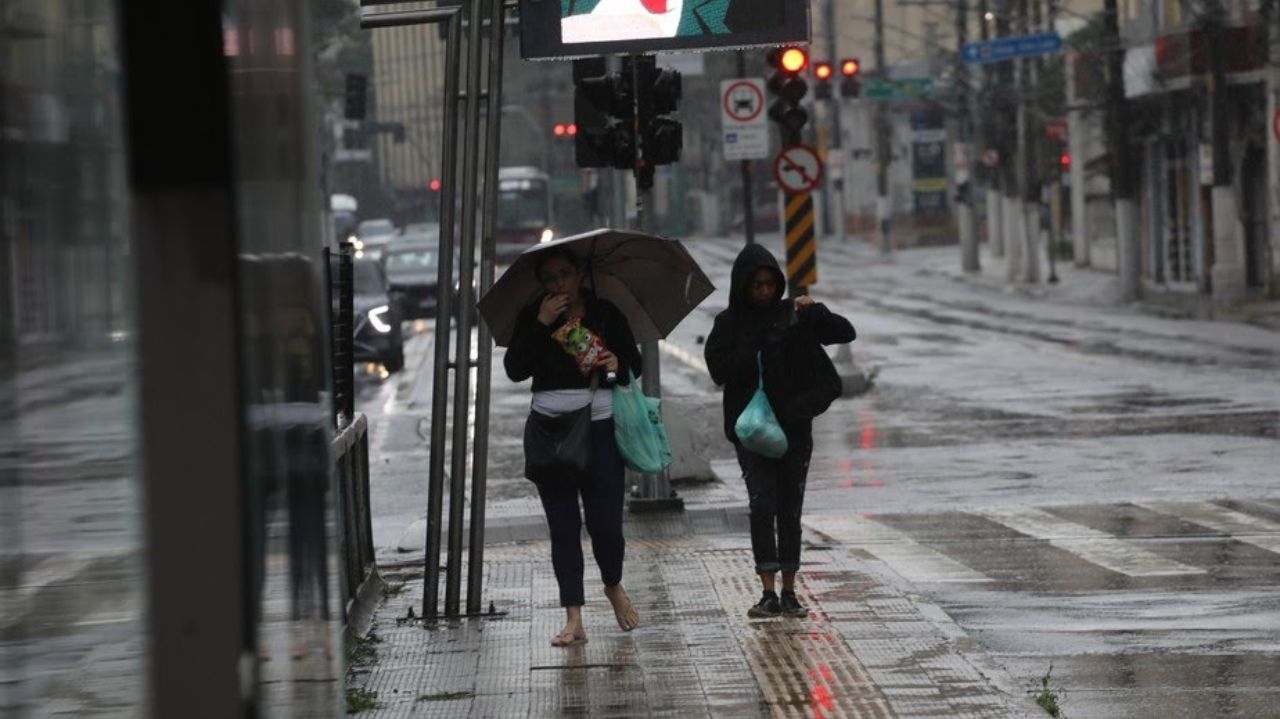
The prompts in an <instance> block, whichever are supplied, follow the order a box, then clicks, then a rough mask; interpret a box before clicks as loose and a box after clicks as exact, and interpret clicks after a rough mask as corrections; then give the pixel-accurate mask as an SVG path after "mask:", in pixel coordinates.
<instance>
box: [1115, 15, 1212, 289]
mask: <svg viewBox="0 0 1280 719" xmlns="http://www.w3.org/2000/svg"><path fill="white" fill-rule="evenodd" d="M1103 16H1104V17H1103V22H1104V23H1105V25H1104V30H1105V35H1106V39H1105V40H1104V41H1103V45H1104V47H1106V48H1107V145H1108V148H1107V150H1108V153H1109V154H1110V156H1111V199H1112V202H1114V203H1115V213H1116V250H1117V259H1118V260H1119V262H1118V264H1119V275H1120V297H1121V299H1122V300H1124V301H1126V302H1132V301H1134V300H1137V299H1138V294H1139V286H1138V270H1139V267H1138V263H1139V258H1140V257H1141V255H1140V252H1141V248H1140V247H1139V245H1138V237H1137V234H1138V233H1137V228H1138V203H1137V200H1136V195H1137V185H1136V182H1135V179H1136V177H1137V175H1136V174H1135V173H1134V171H1133V170H1134V168H1133V163H1132V162H1131V161H1130V158H1129V131H1128V122H1129V105H1128V101H1127V100H1126V99H1125V94H1124V41H1123V39H1122V38H1121V37H1120V9H1119V7H1118V4H1117V2H1116V0H1106V2H1105V3H1104V5H1103ZM1215 169H1216V168H1215ZM1216 176H1217V174H1216V173H1215V179H1216ZM1215 189H1216V188H1215ZM1229 189H1230V188H1228V191H1229ZM1214 219H1215V222H1216V219H1217V213H1216V212H1215V213H1214Z"/></svg>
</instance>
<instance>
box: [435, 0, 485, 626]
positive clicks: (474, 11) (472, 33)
mask: <svg viewBox="0 0 1280 719" xmlns="http://www.w3.org/2000/svg"><path fill="white" fill-rule="evenodd" d="M467 9H468V12H469V13H470V16H471V24H470V26H469V27H468V29H467V103H466V115H467V119H466V125H465V135H464V138H465V139H464V140H463V143H462V233H461V236H460V237H459V248H458V249H459V253H460V256H459V257H458V323H457V327H458V329H457V332H456V334H457V343H456V346H455V348H454V366H453V448H452V449H453V466H452V469H451V471H450V477H449V547H448V551H449V565H448V567H447V569H446V571H445V580H444V582H445V584H444V613H445V615H446V616H457V614H458V610H459V608H460V605H461V596H462V516H463V510H464V509H465V504H466V499H467V497H466V493H467V430H468V429H469V424H470V423H469V422H468V421H467V420H468V417H469V415H470V413H471V308H472V307H474V306H475V297H474V296H473V289H474V288H473V287H472V285H471V282H472V278H473V277H474V276H475V263H476V191H477V189H478V186H479V184H480V183H479V182H478V181H477V179H478V178H477V177H476V174H477V172H478V170H479V162H480V132H479V127H480V71H481V69H482V68H481V67H480V63H481V61H482V60H483V57H482V55H481V54H480V50H481V45H480V31H481V30H482V29H483V28H482V27H481V26H482V25H484V19H483V13H482V12H481V3H480V2H479V0H474V1H473V2H472V3H471V4H469V5H468V6H467ZM443 287H448V285H443Z"/></svg>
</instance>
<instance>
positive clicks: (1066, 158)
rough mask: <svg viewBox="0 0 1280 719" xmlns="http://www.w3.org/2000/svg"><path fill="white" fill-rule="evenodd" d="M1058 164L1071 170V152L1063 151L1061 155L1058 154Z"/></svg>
mask: <svg viewBox="0 0 1280 719" xmlns="http://www.w3.org/2000/svg"><path fill="white" fill-rule="evenodd" d="M1058 164H1059V165H1061V166H1062V169H1064V170H1070V169H1071V155H1070V154H1069V153H1066V152H1064V153H1062V154H1061V155H1059V156H1058Z"/></svg>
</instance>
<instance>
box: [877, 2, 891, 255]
mask: <svg viewBox="0 0 1280 719" xmlns="http://www.w3.org/2000/svg"><path fill="white" fill-rule="evenodd" d="M875 32H876V37H875V53H876V76H877V77H879V78H880V79H881V80H888V79H889V68H888V67H886V66H885V59H884V0H876V17H875ZM876 105H877V107H876V119H875V122H876V219H877V220H878V221H879V226H880V254H882V255H887V254H889V253H890V252H892V251H893V244H892V241H891V234H890V232H891V229H892V222H893V207H892V206H891V204H890V201H889V163H890V162H891V161H892V160H893V147H892V142H891V140H890V137H889V117H888V108H887V103H883V102H880V103H876Z"/></svg>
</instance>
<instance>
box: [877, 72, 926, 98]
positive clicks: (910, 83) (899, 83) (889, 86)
mask: <svg viewBox="0 0 1280 719" xmlns="http://www.w3.org/2000/svg"><path fill="white" fill-rule="evenodd" d="M933 94H934V93H933V79H932V78H927V77H917V78H907V79H903V80H883V79H881V78H877V77H873V78H868V79H866V80H863V81H862V96H863V97H864V98H866V99H868V100H881V101H888V102H895V101H906V100H931V99H933Z"/></svg>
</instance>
